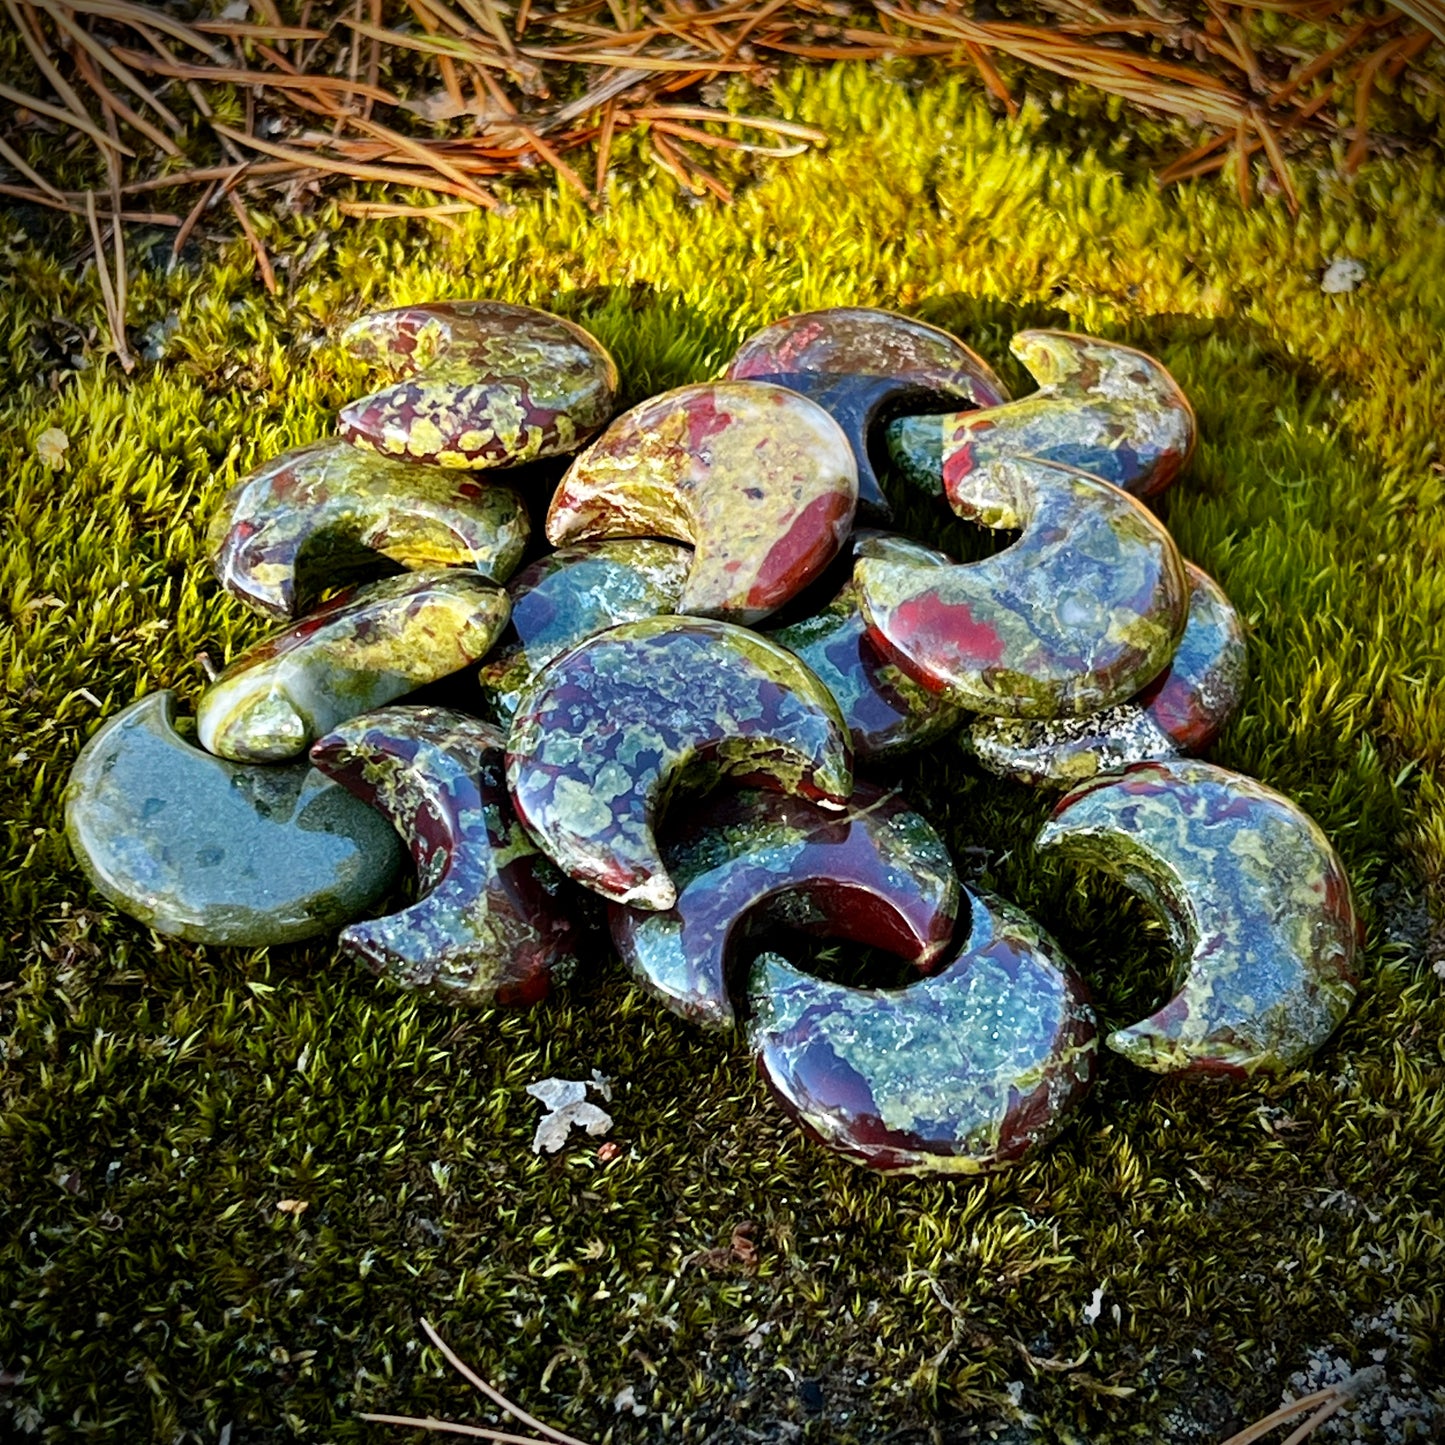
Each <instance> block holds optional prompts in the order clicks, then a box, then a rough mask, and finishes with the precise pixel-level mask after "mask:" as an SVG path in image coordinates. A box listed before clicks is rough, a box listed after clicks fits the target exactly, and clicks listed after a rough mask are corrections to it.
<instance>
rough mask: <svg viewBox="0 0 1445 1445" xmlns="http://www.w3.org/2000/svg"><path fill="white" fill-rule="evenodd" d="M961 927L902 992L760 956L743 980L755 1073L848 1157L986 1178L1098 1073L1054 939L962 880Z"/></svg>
mask: <svg viewBox="0 0 1445 1445" xmlns="http://www.w3.org/2000/svg"><path fill="white" fill-rule="evenodd" d="M965 893H966V894H967V897H968V902H969V905H970V909H971V920H970V925H969V933H968V937H967V939H966V940H965V941H964V942H963V944H962V946H961V947H960V949H959V951H958V954H957V956H956V957H955V958H954V960H953V961H952V962H951V963H949V964H948V965H947V966H946V967H944V968H943V970H942V971H941V972H939V973H936V974H934V975H932V976H931V977H929V978H924V979H920V980H919V981H918V982H917V983H913V984H910V985H909V986H908V987H907V988H903V989H897V990H888V991H884V990H875V989H853V988H845V987H843V986H842V985H841V984H835V983H827V982H824V981H822V980H820V979H816V978H812V977H810V976H809V975H807V974H805V973H802V972H800V971H799V970H798V969H796V968H794V967H793V966H792V965H791V964H790V963H788V962H787V960H786V959H783V958H780V957H779V956H778V955H777V954H763V955H762V956H761V957H760V958H759V959H758V961H757V963H756V964H755V965H754V968H753V974H752V982H751V986H750V988H749V1004H750V1006H751V1010H752V1019H751V1022H750V1024H749V1029H748V1033H749V1038H750V1040H751V1043H752V1048H753V1051H754V1053H755V1055H756V1057H757V1064H758V1070H759V1072H760V1073H761V1074H762V1077H763V1078H764V1079H765V1080H766V1082H767V1083H768V1085H769V1086H770V1087H771V1089H772V1091H773V1093H774V1095H775V1097H776V1098H777V1099H778V1101H779V1102H780V1103H781V1104H782V1106H783V1108H784V1110H785V1111H786V1112H787V1113H788V1114H789V1115H791V1116H792V1117H793V1118H794V1119H796V1120H797V1121H798V1122H799V1123H800V1124H802V1125H803V1127H804V1128H805V1129H806V1130H807V1132H808V1133H809V1134H811V1135H812V1136H813V1137H815V1138H816V1139H818V1140H820V1141H821V1142H822V1143H824V1144H826V1145H827V1146H828V1147H829V1148H830V1149H834V1150H836V1151H837V1152H838V1153H840V1154H843V1155H844V1156H845V1157H846V1158H849V1159H851V1160H853V1161H854V1162H855V1163H858V1164H864V1165H867V1166H868V1167H869V1168H872V1169H880V1170H887V1171H890V1172H894V1173H907V1174H983V1173H987V1172H989V1171H991V1170H995V1169H999V1168H1002V1167H1004V1166H1006V1165H1010V1164H1016V1163H1018V1162H1019V1161H1020V1160H1022V1159H1024V1158H1025V1157H1026V1156H1028V1155H1029V1154H1031V1153H1033V1152H1035V1151H1036V1150H1037V1149H1039V1148H1040V1147H1041V1146H1042V1145H1044V1144H1046V1143H1047V1142H1048V1141H1049V1140H1050V1139H1052V1138H1053V1137H1054V1136H1055V1135H1056V1134H1057V1133H1058V1132H1059V1130H1060V1129H1062V1128H1063V1126H1064V1125H1065V1123H1066V1122H1067V1121H1068V1119H1069V1117H1070V1115H1071V1114H1072V1113H1073V1111H1074V1109H1075V1108H1076V1106H1077V1105H1078V1103H1079V1102H1080V1100H1081V1099H1082V1098H1083V1096H1084V1094H1085V1093H1086V1091H1087V1090H1088V1087H1089V1084H1090V1083H1091V1081H1092V1079H1093V1072H1094V1063H1095V1054H1096V1045H1097V1039H1096V1033H1095V1024H1094V1016H1093V1011H1092V1009H1091V1008H1090V1006H1089V1002H1088V996H1087V992H1086V990H1085V988H1084V986H1083V984H1082V983H1081V982H1080V980H1079V978H1078V976H1077V975H1076V974H1075V973H1074V971H1073V969H1072V968H1071V967H1070V965H1069V963H1068V961H1067V959H1065V958H1064V956H1063V954H1062V953H1061V952H1060V951H1059V947H1058V945H1057V944H1056V943H1055V942H1054V941H1053V939H1051V938H1050V937H1049V936H1048V934H1046V933H1045V932H1044V931H1043V930H1042V929H1041V928H1040V927H1039V926H1038V925H1037V924H1036V923H1035V922H1034V921H1033V920H1032V919H1030V918H1029V917H1028V916H1027V915H1026V914H1025V913H1023V912H1022V911H1021V910H1019V909H1017V908H1015V907H1013V906H1012V905H1011V904H1007V903H1004V902H1003V901H1002V900H1001V899H997V898H991V897H988V896H986V895H983V894H979V893H975V892H973V891H972V890H970V889H965Z"/></svg>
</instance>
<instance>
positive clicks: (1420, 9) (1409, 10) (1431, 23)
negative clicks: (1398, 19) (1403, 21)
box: [1390, 0, 1445, 45]
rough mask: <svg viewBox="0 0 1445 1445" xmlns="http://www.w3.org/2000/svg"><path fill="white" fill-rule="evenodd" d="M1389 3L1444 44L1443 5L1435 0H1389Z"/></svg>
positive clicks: (1444, 14)
mask: <svg viewBox="0 0 1445 1445" xmlns="http://www.w3.org/2000/svg"><path fill="white" fill-rule="evenodd" d="M1390 3H1391V4H1392V5H1393V6H1394V7H1395V9H1396V10H1399V11H1401V12H1402V13H1403V14H1405V15H1408V16H1409V17H1410V19H1411V20H1413V21H1414V22H1415V23H1416V24H1417V25H1423V26H1424V27H1425V29H1426V30H1428V31H1429V32H1430V34H1431V35H1433V36H1434V37H1435V39H1436V40H1438V41H1439V42H1440V43H1441V44H1442V45H1445V5H1441V4H1439V3H1437V0H1390Z"/></svg>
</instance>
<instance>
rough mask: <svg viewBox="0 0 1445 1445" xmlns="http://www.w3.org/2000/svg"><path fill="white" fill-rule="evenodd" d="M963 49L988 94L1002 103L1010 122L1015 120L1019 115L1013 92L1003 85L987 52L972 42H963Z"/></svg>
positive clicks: (1001, 78) (1001, 77)
mask: <svg viewBox="0 0 1445 1445" xmlns="http://www.w3.org/2000/svg"><path fill="white" fill-rule="evenodd" d="M963 48H964V49H965V50H966V51H967V52H968V58H969V59H970V60H971V61H973V67H974V69H975V70H977V71H978V73H979V77H980V78H981V79H982V81H983V83H984V85H985V86H986V87H987V89H988V92H989V94H990V95H992V96H994V97H995V99H997V100H999V101H1002V102H1003V108H1004V109H1005V110H1006V111H1007V112H1008V116H1009V119H1010V120H1013V119H1014V118H1016V117H1017V115H1018V113H1019V106H1018V101H1016V100H1015V99H1014V98H1013V92H1012V91H1010V90H1009V88H1008V86H1006V85H1005V84H1004V80H1003V76H1001V75H1000V74H999V73H998V71H997V69H995V67H994V63H993V61H992V60H990V59H989V55H988V50H987V49H986V48H985V47H984V46H982V45H977V44H975V43H974V42H973V41H972V40H966V41H964V43H963Z"/></svg>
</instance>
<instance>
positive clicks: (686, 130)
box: [652, 120, 808, 160]
mask: <svg viewBox="0 0 1445 1445" xmlns="http://www.w3.org/2000/svg"><path fill="white" fill-rule="evenodd" d="M652 128H653V130H654V131H661V132H662V134H663V135H671V136H676V137H677V138H678V140H690V141H692V142H693V143H694V144H695V145H700V146H708V147H710V148H711V149H712V150H720V151H740V152H744V153H746V154H748V155H755V156H773V157H775V158H777V159H781V160H787V159H791V158H792V157H793V156H800V155H802V154H803V153H804V152H805V151H806V150H807V149H808V147H807V146H806V145H803V144H802V143H799V144H798V145H791V146H762V145H751V144H749V143H748V142H747V141H741V140H733V138H732V137H731V136H725V135H713V134H712V132H711V131H706V130H698V129H697V128H696V127H695V126H690V125H682V124H680V123H679V122H677V121H675V120H655V121H653V122H652Z"/></svg>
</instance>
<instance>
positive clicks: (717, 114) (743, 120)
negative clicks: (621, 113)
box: [631, 105, 828, 145]
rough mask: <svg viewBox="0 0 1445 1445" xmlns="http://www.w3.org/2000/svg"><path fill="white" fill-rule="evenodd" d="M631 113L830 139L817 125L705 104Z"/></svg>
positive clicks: (650, 107)
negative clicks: (748, 113)
mask: <svg viewBox="0 0 1445 1445" xmlns="http://www.w3.org/2000/svg"><path fill="white" fill-rule="evenodd" d="M631 113H632V114H633V115H635V116H636V117H637V118H638V119H639V120H712V121H716V122H717V123H718V124H719V125H741V126H750V127H751V128H752V129H754V130H769V131H773V132H775V133H776V134H778V135H790V136H793V137H794V138H795V139H797V140H806V141H812V142H813V144H814V145H823V144H825V143H826V142H827V139H828V132H827V131H825V130H819V129H818V127H817V126H815V125H800V124H799V123H798V122H797V121H792V120H774V119H773V118H772V117H771V116H766V115H734V114H733V112H732V111H729V110H709V109H708V108H707V107H706V106H704V105H640V106H635V107H631Z"/></svg>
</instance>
